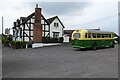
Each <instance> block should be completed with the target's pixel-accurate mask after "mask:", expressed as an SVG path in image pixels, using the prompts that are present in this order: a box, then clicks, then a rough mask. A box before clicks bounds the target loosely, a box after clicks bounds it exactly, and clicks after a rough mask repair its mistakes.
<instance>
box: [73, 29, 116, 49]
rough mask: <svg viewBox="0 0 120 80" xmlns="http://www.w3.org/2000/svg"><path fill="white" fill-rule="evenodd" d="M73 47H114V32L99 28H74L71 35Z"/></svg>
mask: <svg viewBox="0 0 120 80" xmlns="http://www.w3.org/2000/svg"><path fill="white" fill-rule="evenodd" d="M71 42H72V47H73V48H80V49H81V48H92V49H97V48H102V47H111V48H114V46H115V43H114V33H113V32H107V31H100V30H84V29H82V30H75V31H74V32H73V33H72V37H71Z"/></svg>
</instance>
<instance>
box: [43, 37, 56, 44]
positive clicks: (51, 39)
mask: <svg viewBox="0 0 120 80" xmlns="http://www.w3.org/2000/svg"><path fill="white" fill-rule="evenodd" d="M42 42H43V43H58V38H51V37H43V38H42Z"/></svg>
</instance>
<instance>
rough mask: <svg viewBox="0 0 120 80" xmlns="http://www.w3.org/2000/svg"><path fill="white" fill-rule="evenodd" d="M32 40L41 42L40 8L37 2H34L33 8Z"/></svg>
mask: <svg viewBox="0 0 120 80" xmlns="http://www.w3.org/2000/svg"><path fill="white" fill-rule="evenodd" d="M33 42H42V25H41V8H38V4H36V8H35V22H34V28H33Z"/></svg>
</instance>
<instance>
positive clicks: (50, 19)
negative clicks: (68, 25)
mask: <svg viewBox="0 0 120 80" xmlns="http://www.w3.org/2000/svg"><path fill="white" fill-rule="evenodd" d="M55 19H57V20H58V21H59V22H60V24H61V25H62V27H63V28H65V27H64V25H63V23H62V22H61V21H60V19H59V18H58V16H55V17H52V18H49V19H47V22H48V23H49V24H51V23H52V22H53V21H55Z"/></svg>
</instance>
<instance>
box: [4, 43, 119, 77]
mask: <svg viewBox="0 0 120 80" xmlns="http://www.w3.org/2000/svg"><path fill="white" fill-rule="evenodd" d="M2 70H3V78H117V77H118V46H117V45H116V47H115V48H105V49H97V50H88V49H86V50H82V51H79V50H78V49H77V50H76V49H73V48H72V47H71V45H70V44H62V45H61V46H52V47H44V48H36V49H12V48H5V47H3V69H2Z"/></svg>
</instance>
